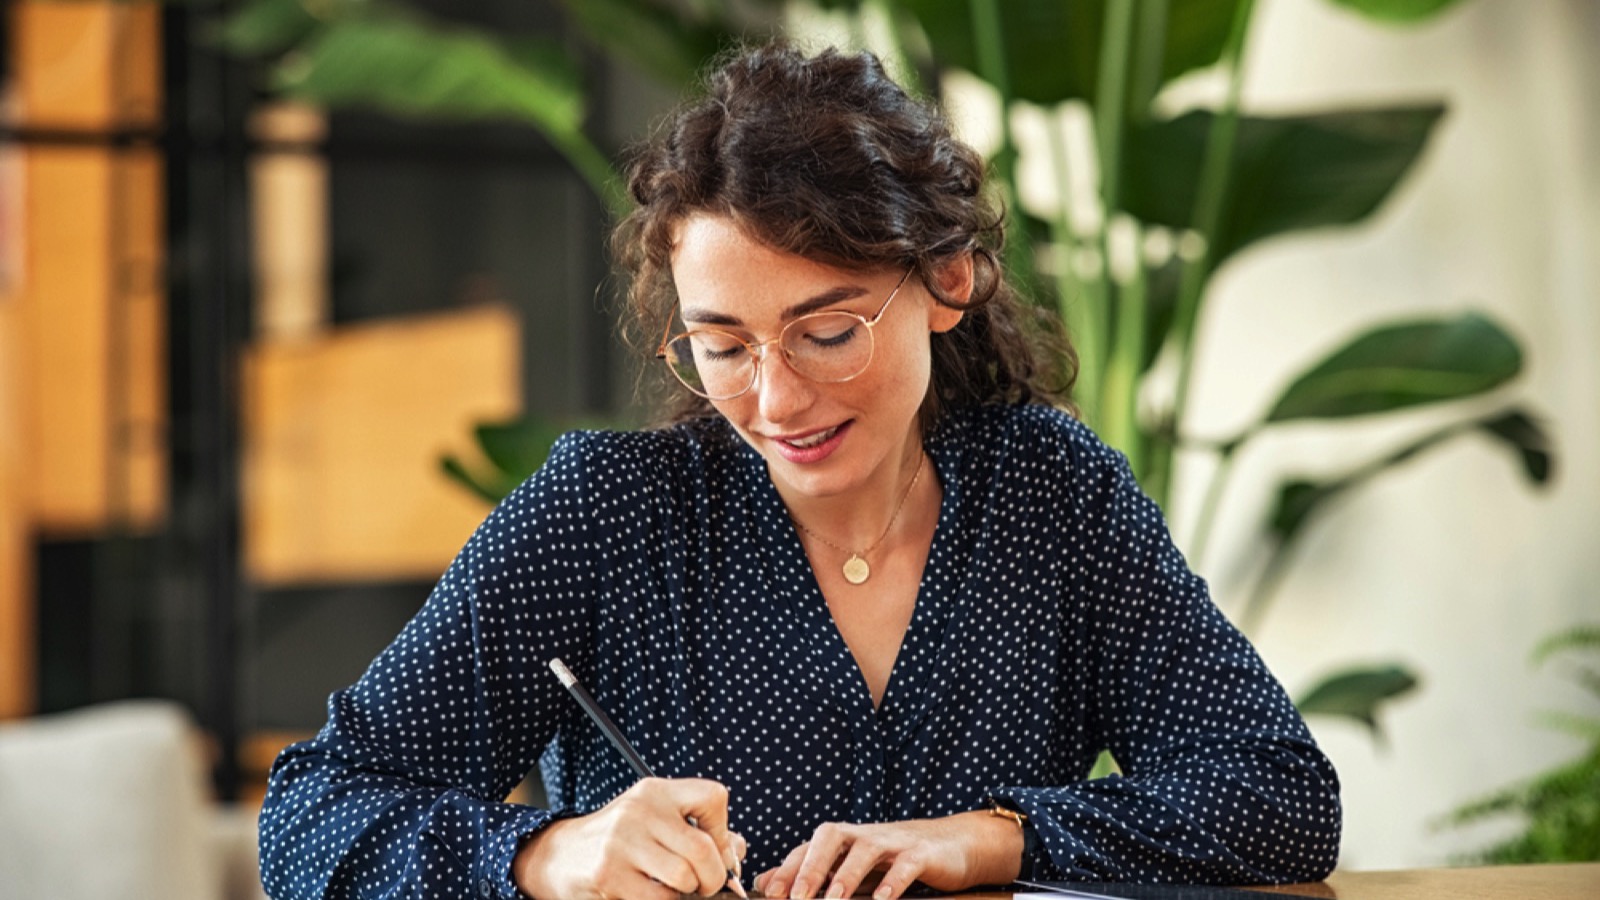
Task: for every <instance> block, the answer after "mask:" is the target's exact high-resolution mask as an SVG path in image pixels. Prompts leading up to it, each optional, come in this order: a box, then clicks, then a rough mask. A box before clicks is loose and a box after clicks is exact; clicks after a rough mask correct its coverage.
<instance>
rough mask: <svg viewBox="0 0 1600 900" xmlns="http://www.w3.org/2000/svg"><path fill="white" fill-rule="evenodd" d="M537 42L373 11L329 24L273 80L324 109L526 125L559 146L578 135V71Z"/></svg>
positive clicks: (288, 59)
mask: <svg viewBox="0 0 1600 900" xmlns="http://www.w3.org/2000/svg"><path fill="white" fill-rule="evenodd" d="M535 46H536V45H535V44H534V43H533V42H530V41H527V40H522V41H518V42H516V43H515V44H514V45H513V44H508V43H506V42H502V41H501V40H499V39H498V38H496V37H494V36H491V35H489V34H487V33H484V32H480V31H476V30H472V29H467V28H457V27H453V26H451V27H446V26H441V25H430V24H425V23H423V22H421V21H417V20H414V19H411V18H409V17H401V16H396V15H391V14H386V15H381V16H380V15H376V14H375V15H371V16H366V17H362V18H356V19H344V20H339V21H336V22H333V23H331V24H330V25H328V27H326V28H324V29H323V30H321V31H320V32H318V33H317V34H316V35H315V36H313V37H312V39H311V40H309V41H308V42H306V44H305V45H304V46H302V47H301V48H300V50H299V51H298V52H296V53H294V54H291V55H290V56H289V57H286V58H285V59H284V61H283V63H282V64H280V66H279V67H278V70H277V79H276V80H277V86H278V87H279V88H280V89H282V90H283V91H284V92H285V93H287V94H289V95H290V96H294V97H299V98H302V99H306V100H310V101H313V102H317V103H321V104H323V105H327V106H368V107H372V108H375V109H379V110H382V111H384V112H388V113H391V114H398V115H407V116H438V117H444V118H453V119H493V118H501V119H513V120H523V121H527V122H531V123H533V124H535V125H537V126H538V127H540V128H541V129H544V130H545V131H546V132H547V133H551V134H552V136H553V137H554V138H556V139H558V140H559V139H560V138H562V137H564V136H572V135H577V134H578V132H579V125H580V123H581V121H582V117H583V95H582V92H581V89H580V87H579V79H578V75H577V70H576V67H575V66H574V65H573V64H572V62H571V60H570V58H568V57H567V56H566V54H565V53H564V52H562V51H561V49H560V47H559V46H557V45H555V44H552V43H544V44H542V45H537V46H539V47H540V48H541V49H534V47H535Z"/></svg>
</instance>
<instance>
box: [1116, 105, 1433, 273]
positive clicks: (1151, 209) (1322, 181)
mask: <svg viewBox="0 0 1600 900" xmlns="http://www.w3.org/2000/svg"><path fill="white" fill-rule="evenodd" d="M1443 115H1444V107H1443V106H1442V105H1439V104H1428V105H1421V106H1407V107H1393V108H1389V109H1366V110H1352V111H1340V112H1332V113H1321V114H1317V115H1302V116H1285V117H1279V118H1262V117H1259V116H1242V117H1240V119H1239V123H1238V125H1239V130H1238V138H1237V142H1236V144H1235V148H1234V157H1233V169H1232V175H1231V176H1230V179H1229V183H1230V185H1231V189H1230V191H1229V193H1228V196H1227V198H1226V200H1225V201H1224V204H1223V208H1222V210H1221V214H1220V219H1219V221H1218V225H1217V233H1216V235H1215V236H1214V238H1213V241H1212V247H1211V258H1212V260H1213V264H1214V265H1216V266H1220V265H1221V264H1222V262H1223V260H1225V259H1227V258H1228V257H1229V256H1232V255H1233V254H1235V253H1237V252H1239V251H1240V250H1241V249H1243V248H1245V247H1247V246H1249V245H1250V244H1252V243H1254V242H1256V241H1259V240H1263V239H1265V238H1269V237H1273V236H1276V235H1281V234H1286V233H1289V232H1294V231H1300V230H1305V229H1310V228H1325V227H1331V226H1339V225H1353V224H1355V223H1357V222H1360V221H1362V220H1363V219H1365V218H1367V217H1368V216H1369V215H1371V214H1372V213H1373V212H1374V211H1375V210H1377V209H1378V207H1379V206H1381V205H1382V204H1383V201H1384V200H1385V199H1387V198H1388V197H1389V196H1390V195H1391V194H1392V193H1393V192H1394V189H1395V188H1396V186H1398V185H1399V184H1400V182H1401V180H1402V179H1403V178H1404V177H1405V175H1406V173H1407V172H1409V171H1410V170H1411V167H1412V166H1413V165H1414V164H1415V163H1416V161H1417V159H1418V158H1419V157H1420V156H1421V155H1422V150H1423V148H1424V147H1425V146H1426V145H1427V142H1428V137H1429V136H1430V135H1431V134H1432V133H1433V128H1434V126H1435V125H1437V124H1438V122H1439V120H1440V118H1441V117H1442V116H1443ZM1215 119H1216V116H1215V114H1214V113H1211V112H1209V111H1205V110H1200V111H1194V112H1189V113H1186V114H1184V115H1182V116H1179V117H1178V118H1176V119H1167V120H1161V121H1155V122H1150V123H1147V124H1146V125H1144V126H1142V127H1139V128H1135V129H1133V130H1132V131H1130V133H1129V135H1128V147H1127V158H1126V160H1125V161H1124V171H1125V173H1126V181H1125V185H1124V197H1123V201H1124V204H1125V205H1126V207H1127V209H1128V211H1129V212H1131V213H1132V214H1133V215H1134V216H1136V217H1138V218H1140V219H1143V220H1144V221H1146V222H1154V223H1159V224H1162V225H1167V226H1169V227H1172V228H1179V229H1187V228H1192V227H1193V216H1194V209H1195V187H1196V185H1197V184H1198V183H1199V180H1200V166H1201V160H1202V159H1203V158H1204V156H1205V145H1206V137H1207V135H1208V134H1209V133H1210V131H1211V127H1212V124H1213V122H1214V121H1215Z"/></svg>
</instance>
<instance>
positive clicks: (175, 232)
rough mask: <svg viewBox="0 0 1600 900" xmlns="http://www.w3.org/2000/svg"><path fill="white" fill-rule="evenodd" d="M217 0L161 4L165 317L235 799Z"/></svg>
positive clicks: (232, 328) (204, 699)
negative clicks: (210, 27) (212, 29)
mask: <svg viewBox="0 0 1600 900" xmlns="http://www.w3.org/2000/svg"><path fill="white" fill-rule="evenodd" d="M214 13H215V8H214V7H196V6H193V5H191V4H173V5H171V6H168V7H166V9H165V12H164V16H165V20H164V34H163V38H164V41H165V46H166V53H165V57H166V60H167V70H166V87H167V90H166V98H167V115H166V119H165V121H166V125H167V128H168V136H169V137H168V141H167V181H168V201H169V202H168V238H169V241H168V252H169V285H170V287H169V290H170V293H169V310H170V314H169V323H170V325H171V331H170V334H171V336H172V343H171V346H172V348H173V349H172V357H171V362H172V367H171V369H170V371H171V372H172V374H173V378H172V383H173V390H172V400H173V417H172V420H173V424H172V429H173V432H172V434H173V442H172V452H173V463H172V465H173V475H174V481H173V484H174V510H175V511H176V515H175V517H174V519H175V521H174V525H175V531H176V532H177V533H176V539H177V540H176V544H177V554H176V557H177V558H176V563H177V565H178V567H179V570H180V572H181V573H182V574H181V575H180V576H179V577H180V579H181V580H182V581H183V582H184V583H186V584H187V585H188V586H189V587H190V591H189V593H190V596H191V597H193V599H194V602H195V603H197V604H198V605H199V606H200V608H201V610H202V611H203V615H202V621H203V622H204V625H203V626H202V628H201V632H202V637H203V646H204V648H205V650H204V654H203V655H204V663H203V669H204V676H203V681H202V685H201V690H200V692H199V697H198V699H199V703H200V706H201V709H200V718H201V720H202V724H203V725H204V726H205V727H206V729H207V730H208V731H209V732H210V734H211V735H212V737H213V739H214V740H215V742H216V747H217V761H216V769H215V773H214V774H215V784H216V792H217V796H218V798H219V799H221V800H224V801H231V800H234V799H236V798H237V797H238V793H239V786H240V772H239V739H240V719H241V716H240V713H239V670H240V641H239V631H240V627H239V626H240V608H241V590H240V588H241V584H242V580H241V577H240V565H239V547H240V544H239V435H238V410H239V396H240V392H239V389H238V383H237V379H238V357H239V353H238V350H239V347H240V346H241V344H242V342H243V339H244V335H245V328H244V322H245V320H246V317H245V313H244V310H245V309H246V307H247V304H248V299H247V288H248V281H247V277H248V268H249V267H248V258H249V257H248V252H249V247H248V237H247V229H246V228H245V227H244V222H245V216H244V211H245V205H244V201H245V161H246V149H245V140H244V111H245V106H246V103H247V101H248V95H247V94H245V93H243V92H242V90H241V88H242V82H241V80H240V79H239V78H238V77H237V74H236V73H235V71H234V64H232V63H230V62H229V61H228V60H227V59H226V58H224V57H223V56H221V54H220V53H219V52H217V51H216V50H215V49H214V48H213V47H212V46H210V45H209V44H208V43H207V42H205V41H204V40H202V34H203V29H204V25H205V20H204V18H203V16H205V15H207V14H214Z"/></svg>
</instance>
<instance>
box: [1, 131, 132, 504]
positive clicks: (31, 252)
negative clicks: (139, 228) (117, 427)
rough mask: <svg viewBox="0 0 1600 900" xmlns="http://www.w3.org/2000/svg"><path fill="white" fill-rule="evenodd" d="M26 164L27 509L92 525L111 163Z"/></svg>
mask: <svg viewBox="0 0 1600 900" xmlns="http://www.w3.org/2000/svg"><path fill="white" fill-rule="evenodd" d="M24 168H25V171H26V173H27V201H26V203H27V211H26V214H25V216H26V227H27V229H28V247H27V261H26V263H25V264H24V269H23V271H24V274H23V279H22V294H21V300H22V304H23V318H24V320H25V322H26V323H27V324H26V336H25V340H26V341H27V342H28V346H29V348H30V354H29V358H30V360H31V363H32V367H33V371H32V376H31V377H30V378H29V379H28V383H29V385H30V388H31V391H32V398H31V401H30V402H29V403H28V404H27V415H28V417H29V419H28V422H27V423H26V425H25V431H26V432H27V433H28V434H29V436H30V441H29V447H28V460H27V469H28V487H29V489H30V492H31V495H32V501H31V503H30V506H31V507H32V509H33V513H34V517H35V521H36V522H38V524H39V526H40V528H41V529H47V530H50V531H54V532H86V531H93V530H96V529H98V528H99V527H100V526H101V525H102V524H103V523H104V522H105V521H106V518H107V513H108V510H107V503H106V500H107V486H108V481H107V477H106V476H107V474H108V471H109V466H108V450H109V447H110V439H111V421H110V418H109V414H110V408H109V399H110V398H109V396H108V392H107V388H108V385H109V384H110V375H111V370H110V364H111V342H110V337H111V331H110V286H111V277H112V255H111V215H110V200H111V185H112V169H113V159H112V156H111V154H110V153H109V152H107V151H104V150H99V149H94V148H48V149H34V150H30V151H28V153H27V155H26V162H25V166H24Z"/></svg>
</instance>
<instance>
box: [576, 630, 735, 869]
mask: <svg viewBox="0 0 1600 900" xmlns="http://www.w3.org/2000/svg"><path fill="white" fill-rule="evenodd" d="M550 670H551V671H553V672H555V673H556V677H557V678H559V679H561V683H562V684H564V685H566V688H567V691H568V692H569V693H571V694H572V696H573V699H575V700H577V701H578V705H579V706H581V707H583V711H584V712H586V713H588V714H589V718H591V719H593V720H594V723H595V724H596V725H598V726H600V733H601V734H604V735H605V736H606V739H607V740H609V741H611V746H613V747H615V748H617V752H618V753H621V754H622V758H623V759H625V760H627V761H628V765H630V766H632V767H633V771H634V773H635V774H637V775H638V776H639V777H640V778H654V777H656V773H655V772H654V771H653V770H652V769H651V768H650V764H649V763H646V762H645V761H644V757H642V756H640V755H639V751H637V750H635V749H633V745H632V744H630V743H628V738H627V737H626V736H624V735H623V733H622V729H620V728H618V727H617V723H615V722H613V721H611V717H610V716H608V715H606V711H605V710H603V709H601V708H600V704H598V703H596V702H595V701H594V697H592V696H590V695H589V691H588V690H587V689H585V688H584V686H583V683H582V682H580V681H578V676H576V675H574V674H572V670H571V669H568V668H567V666H566V664H565V663H563V662H562V661H561V660H559V659H552V660H550ZM689 824H690V825H692V826H694V827H695V828H699V827H700V825H699V823H697V822H695V820H694V817H692V816H691V817H689ZM728 884H729V886H730V887H732V888H733V892H734V893H735V894H738V895H739V896H741V897H746V898H748V896H749V895H747V894H746V893H745V890H744V885H743V884H742V883H741V882H740V880H739V872H738V871H737V861H736V862H735V868H734V869H729V870H728Z"/></svg>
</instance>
